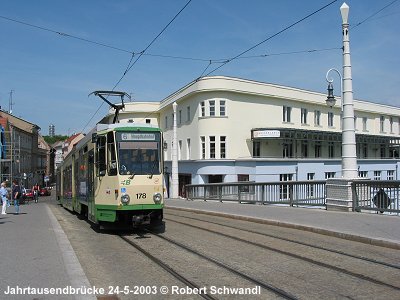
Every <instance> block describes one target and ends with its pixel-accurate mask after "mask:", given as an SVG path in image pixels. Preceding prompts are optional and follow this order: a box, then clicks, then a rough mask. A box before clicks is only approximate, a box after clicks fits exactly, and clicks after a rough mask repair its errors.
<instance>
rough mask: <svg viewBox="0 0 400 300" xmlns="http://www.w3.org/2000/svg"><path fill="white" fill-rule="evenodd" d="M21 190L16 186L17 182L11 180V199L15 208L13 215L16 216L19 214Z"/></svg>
mask: <svg viewBox="0 0 400 300" xmlns="http://www.w3.org/2000/svg"><path fill="white" fill-rule="evenodd" d="M21 194H22V192H21V188H20V186H19V185H18V181H17V180H15V179H14V180H13V188H12V199H13V200H14V206H15V213H16V214H17V215H18V214H19V199H20V198H21Z"/></svg>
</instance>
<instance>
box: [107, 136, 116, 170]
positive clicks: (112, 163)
mask: <svg viewBox="0 0 400 300" xmlns="http://www.w3.org/2000/svg"><path fill="white" fill-rule="evenodd" d="M107 158H108V159H107V164H108V167H107V172H108V175H109V176H115V175H117V158H116V155H115V143H114V132H109V133H108V134H107Z"/></svg>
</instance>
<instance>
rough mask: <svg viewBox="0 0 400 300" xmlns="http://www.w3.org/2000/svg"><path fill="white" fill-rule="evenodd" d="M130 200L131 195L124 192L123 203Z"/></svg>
mask: <svg viewBox="0 0 400 300" xmlns="http://www.w3.org/2000/svg"><path fill="white" fill-rule="evenodd" d="M130 200H131V197H129V195H128V194H123V195H122V196H121V202H122V204H128V203H129V201H130Z"/></svg>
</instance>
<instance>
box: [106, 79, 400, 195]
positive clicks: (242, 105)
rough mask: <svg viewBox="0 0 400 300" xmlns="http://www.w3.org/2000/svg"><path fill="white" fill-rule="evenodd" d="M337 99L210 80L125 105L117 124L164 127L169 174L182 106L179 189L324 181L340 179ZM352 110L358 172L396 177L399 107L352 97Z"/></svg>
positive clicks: (259, 84)
mask: <svg viewBox="0 0 400 300" xmlns="http://www.w3.org/2000/svg"><path fill="white" fill-rule="evenodd" d="M337 99H338V100H339V101H338V102H337V104H336V107H333V108H330V107H328V106H327V105H326V103H325V100H326V94H321V93H317V92H311V91H306V90H301V89H298V88H292V87H286V86H279V85H275V84H269V83H263V82H255V81H251V80H244V79H239V78H230V77H222V76H215V77H205V78H202V79H201V80H199V81H197V82H193V83H190V84H188V85H187V86H185V87H183V88H182V89H180V90H178V91H177V92H175V93H174V94H172V95H170V96H168V97H167V98H165V99H164V100H162V101H161V102H132V103H127V104H126V107H125V110H124V111H123V112H121V113H120V122H134V123H151V124H155V125H158V126H159V127H160V128H161V129H162V130H163V131H164V139H165V143H164V148H165V159H166V165H167V166H168V169H169V173H170V170H171V159H172V151H171V150H172V147H171V145H172V138H173V110H172V104H173V103H174V102H176V103H177V111H176V112H177V116H176V117H177V140H178V160H179V185H180V191H181V190H182V188H181V187H182V186H183V185H184V184H187V183H194V184H201V183H211V182H235V181H247V180H249V181H255V182H267V181H285V180H312V179H315V180H321V179H325V178H330V177H341V141H342V139H341V121H340V120H341V109H340V106H341V103H340V102H341V101H340V97H337ZM354 110H355V120H354V122H355V128H356V141H357V157H358V166H359V176H360V177H368V178H372V179H382V180H385V179H398V178H399V175H400V173H399V165H400V160H399V152H400V151H399V150H400V126H399V122H400V107H393V106H388V105H383V104H376V103H371V102H366V101H360V100H354ZM111 114H113V111H112V110H110V115H109V116H107V117H106V118H105V119H110V118H111ZM167 172H168V170H167Z"/></svg>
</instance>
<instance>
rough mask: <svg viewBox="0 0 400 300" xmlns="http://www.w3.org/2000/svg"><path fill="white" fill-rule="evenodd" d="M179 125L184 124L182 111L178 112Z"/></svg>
mask: <svg viewBox="0 0 400 300" xmlns="http://www.w3.org/2000/svg"><path fill="white" fill-rule="evenodd" d="M178 124H182V110H181V109H180V110H179V111H178Z"/></svg>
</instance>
